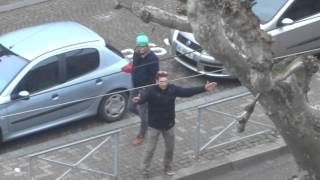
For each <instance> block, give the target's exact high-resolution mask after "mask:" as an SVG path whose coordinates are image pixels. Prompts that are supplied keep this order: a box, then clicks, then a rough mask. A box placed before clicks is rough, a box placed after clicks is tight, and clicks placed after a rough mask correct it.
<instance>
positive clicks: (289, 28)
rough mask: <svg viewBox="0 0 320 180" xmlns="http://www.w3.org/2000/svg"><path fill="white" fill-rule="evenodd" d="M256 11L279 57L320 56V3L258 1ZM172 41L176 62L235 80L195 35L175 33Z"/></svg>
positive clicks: (172, 34)
mask: <svg viewBox="0 0 320 180" xmlns="http://www.w3.org/2000/svg"><path fill="white" fill-rule="evenodd" d="M252 11H253V12H254V13H255V14H256V15H257V16H258V18H259V19H260V21H261V25H260V27H261V29H263V30H264V31H267V32H268V33H269V34H270V35H271V36H273V39H274V40H275V42H274V43H273V45H272V50H273V52H274V54H275V57H279V56H284V55H288V54H293V53H301V52H305V51H311V52H312V54H319V53H320V50H319V48H320V0H255V1H253V7H252ZM169 40H170V43H171V47H172V53H173V54H174V55H176V57H175V59H176V60H177V61H178V62H179V63H180V64H182V65H184V66H185V67H187V68H189V69H191V70H193V71H196V72H198V73H201V74H205V75H208V76H212V77H217V78H234V77H232V76H231V75H230V74H229V73H228V72H227V71H226V70H225V69H224V68H223V66H222V65H221V63H220V62H219V60H217V59H215V58H214V57H212V56H210V55H208V54H207V53H206V52H205V51H204V50H203V49H202V48H201V46H200V45H199V43H198V42H197V41H196V40H195V38H194V36H193V34H191V33H188V32H182V31H178V30H172V31H171V34H170V38H169ZM188 52H191V53H188Z"/></svg>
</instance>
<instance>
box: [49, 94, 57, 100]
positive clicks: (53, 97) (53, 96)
mask: <svg viewBox="0 0 320 180" xmlns="http://www.w3.org/2000/svg"><path fill="white" fill-rule="evenodd" d="M51 99H52V100H54V101H56V100H58V99H59V95H58V94H53V95H52V96H51Z"/></svg>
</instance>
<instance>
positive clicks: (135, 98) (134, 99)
mask: <svg viewBox="0 0 320 180" xmlns="http://www.w3.org/2000/svg"><path fill="white" fill-rule="evenodd" d="M139 101H140V96H135V97H133V98H132V102H134V103H138V102H139Z"/></svg>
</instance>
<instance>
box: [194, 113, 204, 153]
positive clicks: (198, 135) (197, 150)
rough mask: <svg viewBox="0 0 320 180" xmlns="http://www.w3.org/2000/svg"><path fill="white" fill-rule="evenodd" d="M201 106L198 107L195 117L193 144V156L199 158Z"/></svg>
mask: <svg viewBox="0 0 320 180" xmlns="http://www.w3.org/2000/svg"><path fill="white" fill-rule="evenodd" d="M201 115H202V114H201V108H200V107H198V118H197V128H196V144H195V150H194V151H195V158H196V159H199V155H200V141H201V137H200V136H201V118H202V117H201Z"/></svg>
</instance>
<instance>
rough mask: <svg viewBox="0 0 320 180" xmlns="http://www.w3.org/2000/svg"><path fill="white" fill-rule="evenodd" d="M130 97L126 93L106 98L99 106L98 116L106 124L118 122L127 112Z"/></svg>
mask: <svg viewBox="0 0 320 180" xmlns="http://www.w3.org/2000/svg"><path fill="white" fill-rule="evenodd" d="M127 103H128V95H127V94H126V93H115V94H112V95H109V96H105V97H104V98H103V99H102V101H101V103H100V106H99V111H98V116H99V118H100V119H101V120H103V121H106V122H114V121H118V120H120V119H121V118H122V116H123V115H124V114H125V112H126V110H127Z"/></svg>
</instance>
